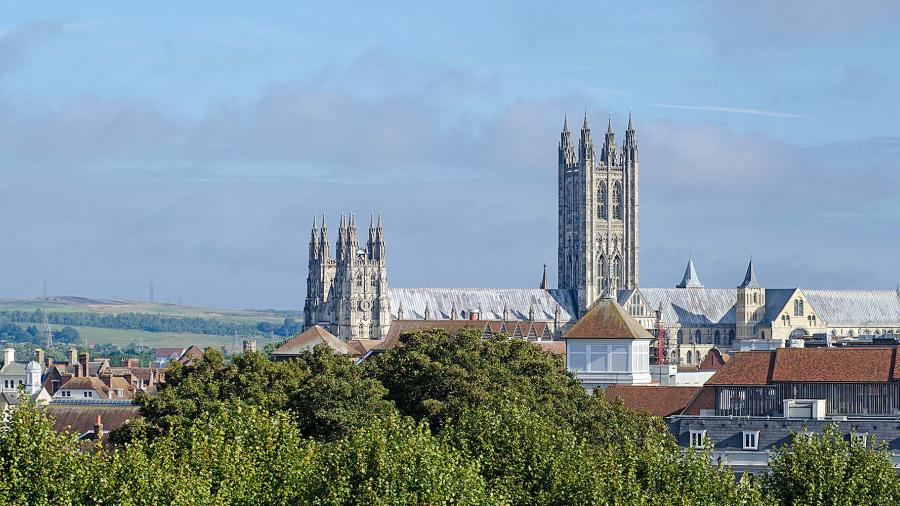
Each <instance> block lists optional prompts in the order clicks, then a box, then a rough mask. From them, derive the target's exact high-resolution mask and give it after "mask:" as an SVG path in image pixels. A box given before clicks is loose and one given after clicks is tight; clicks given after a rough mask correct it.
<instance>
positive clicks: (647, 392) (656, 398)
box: [604, 385, 700, 416]
mask: <svg viewBox="0 0 900 506" xmlns="http://www.w3.org/2000/svg"><path fill="white" fill-rule="evenodd" d="M699 391H700V387H674V386H659V385H613V386H610V387H608V388H607V389H606V391H605V392H604V393H605V395H606V398H607V399H609V400H613V399H615V398H617V397H618V398H620V399H622V401H623V402H624V403H625V405H626V406H628V407H629V408H631V409H637V410H641V411H646V412H647V413H650V414H651V415H654V416H671V415H677V414H680V413H681V412H682V410H684V409H685V408H686V407H687V406H688V404H689V403H690V402H691V401H692V400H693V399H694V397H695V396H696V395H697V393H698V392H699Z"/></svg>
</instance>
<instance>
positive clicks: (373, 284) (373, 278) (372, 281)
mask: <svg viewBox="0 0 900 506" xmlns="http://www.w3.org/2000/svg"><path fill="white" fill-rule="evenodd" d="M370 283H371V284H372V286H375V275H374V274H372V277H371V278H370Z"/></svg>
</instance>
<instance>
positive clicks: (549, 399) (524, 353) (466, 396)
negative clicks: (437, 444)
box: [363, 329, 590, 428]
mask: <svg viewBox="0 0 900 506" xmlns="http://www.w3.org/2000/svg"><path fill="white" fill-rule="evenodd" d="M400 341H401V343H402V346H400V347H398V348H395V349H393V350H391V351H388V352H387V353H383V354H380V355H376V356H375V357H373V358H372V359H370V360H367V361H366V362H364V364H363V367H364V368H365V369H366V374H367V375H369V376H371V377H373V378H375V379H377V380H378V381H379V382H380V383H381V384H382V385H384V386H385V388H387V389H388V399H391V400H393V401H394V402H395V403H396V405H397V408H398V409H399V410H400V412H401V413H403V414H406V415H410V416H412V417H414V418H415V419H417V420H427V421H428V422H429V423H430V424H431V426H432V427H434V428H438V427H440V426H441V425H443V424H444V423H445V422H447V421H448V420H454V419H457V418H459V417H460V416H461V415H462V414H463V413H464V412H465V411H466V410H468V409H470V408H473V407H479V406H482V407H483V406H492V405H496V404H498V403H499V402H502V401H504V402H505V401H507V400H509V399H510V398H514V399H516V400H517V401H518V402H520V403H521V404H522V405H527V406H529V407H530V408H531V409H534V410H536V411H538V412H540V413H542V414H544V415H545V416H547V417H550V418H551V419H553V420H557V421H560V422H562V423H571V422H572V421H573V420H575V419H576V418H577V416H578V415H577V414H578V412H579V411H580V410H582V409H584V408H585V406H586V405H587V404H588V402H589V401H590V396H589V395H588V394H587V393H586V392H585V390H584V388H583V387H582V386H581V384H580V383H579V382H578V380H576V379H575V378H574V376H573V375H572V374H571V373H569V372H567V371H566V370H565V367H564V366H563V364H562V361H561V360H560V358H559V357H556V356H554V355H551V354H549V353H546V352H544V351H543V350H541V349H540V348H539V347H538V346H536V345H534V344H532V343H529V342H526V341H523V340H519V339H507V338H504V337H494V338H492V339H489V340H483V339H482V338H481V332H477V331H469V330H463V331H461V332H459V334H457V335H456V336H453V337H450V336H448V335H447V332H446V331H445V330H440V329H435V330H428V331H420V332H415V333H411V334H406V335H403V336H401V338H400Z"/></svg>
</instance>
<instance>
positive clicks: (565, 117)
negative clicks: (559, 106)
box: [562, 113, 569, 132]
mask: <svg viewBox="0 0 900 506" xmlns="http://www.w3.org/2000/svg"><path fill="white" fill-rule="evenodd" d="M562 131H563V132H568V131H569V115H568V114H565V113H563V129H562Z"/></svg>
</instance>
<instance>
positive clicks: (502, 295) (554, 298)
mask: <svg viewBox="0 0 900 506" xmlns="http://www.w3.org/2000/svg"><path fill="white" fill-rule="evenodd" d="M388 297H389V298H390V301H391V317H392V318H394V319H397V311H398V308H399V307H400V304H402V305H403V319H406V320H416V319H424V318H425V308H426V306H427V307H428V309H429V312H430V315H429V316H430V318H431V319H448V320H449V319H451V316H450V312H451V310H452V308H456V311H457V312H458V313H457V315H456V318H459V319H462V318H465V316H463V315H462V312H465V314H466V315H467V314H468V312H469V311H474V310H480V311H481V316H480V319H482V320H503V319H508V320H528V319H530V312H531V310H532V308H533V310H534V319H535V320H543V321H554V320H555V319H556V312H557V311H558V312H559V322H560V323H566V322H568V321H570V320H572V319H573V318H574V316H575V315H576V314H577V311H576V309H575V308H576V304H575V300H574V299H573V297H572V294H571V293H570V292H569V291H567V290H556V289H553V290H542V289H539V288H388ZM504 308H505V309H506V311H507V314H506V315H504V314H503V311H504Z"/></svg>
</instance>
